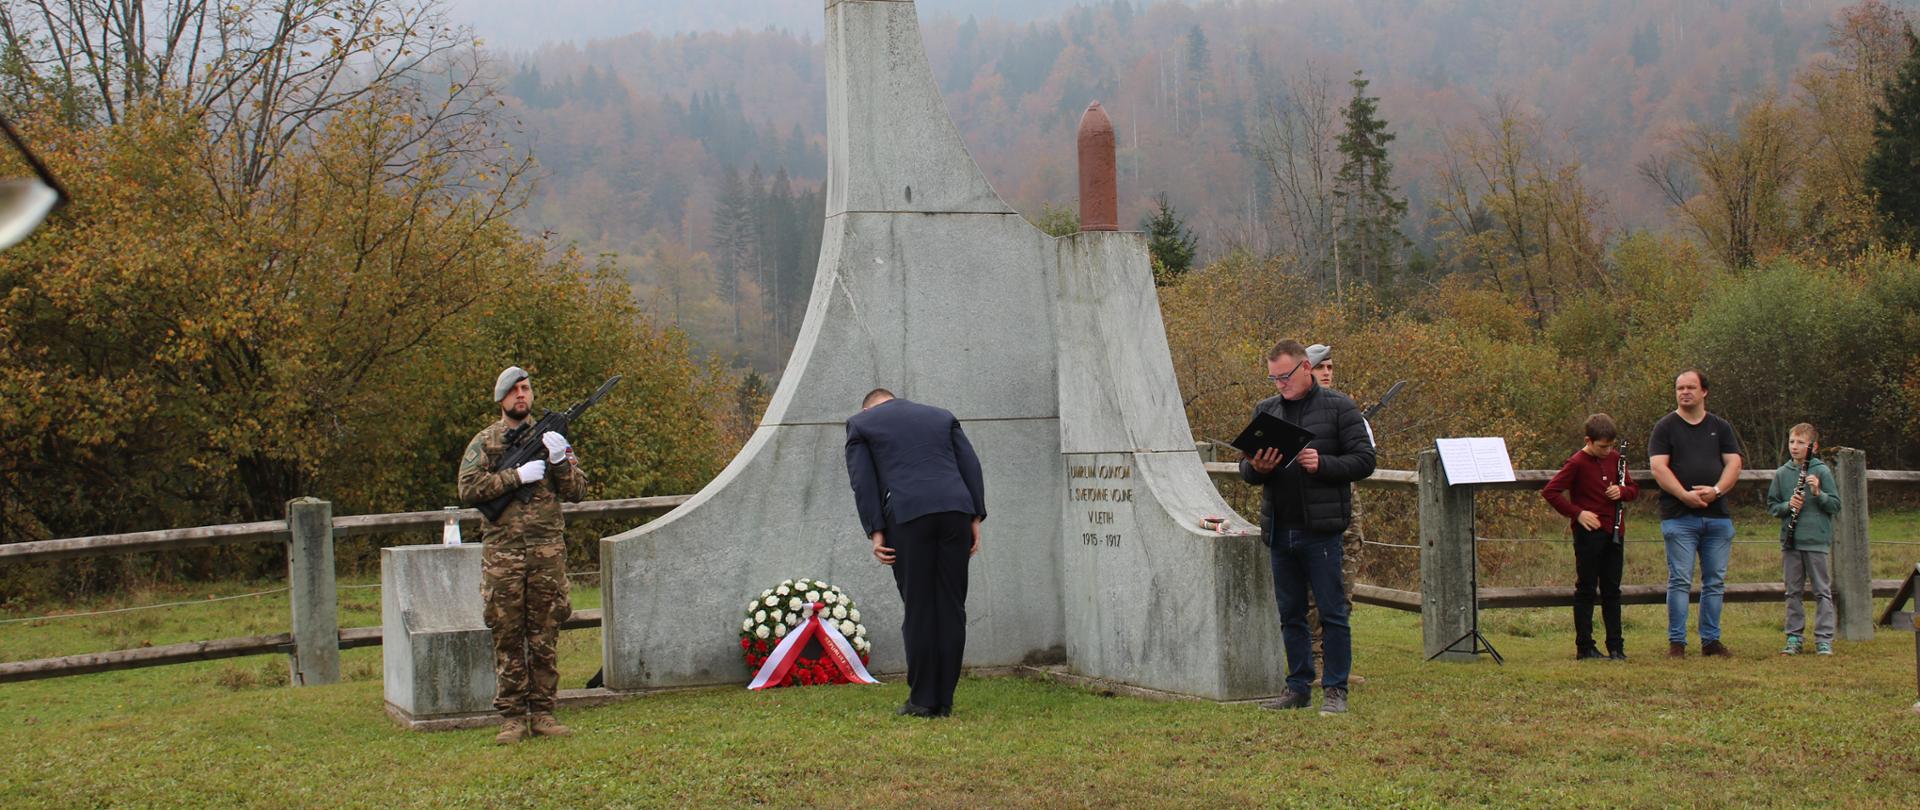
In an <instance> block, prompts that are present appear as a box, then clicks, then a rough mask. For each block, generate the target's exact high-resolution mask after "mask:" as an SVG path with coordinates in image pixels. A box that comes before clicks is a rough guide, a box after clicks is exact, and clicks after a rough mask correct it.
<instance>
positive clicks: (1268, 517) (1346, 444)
mask: <svg viewBox="0 0 1920 810" xmlns="http://www.w3.org/2000/svg"><path fill="white" fill-rule="evenodd" d="M1281 402H1282V400H1281V398H1280V397H1278V396H1274V397H1269V398H1267V399H1263V400H1261V401H1260V404H1259V405H1256V406H1254V414H1255V415H1259V414H1261V413H1270V414H1273V415H1274V416H1277V417H1280V418H1282V419H1284V418H1286V413H1285V412H1284V411H1283V410H1282V408H1281ZM1301 402H1302V409H1301V411H1300V413H1299V418H1298V420H1297V421H1298V422H1299V424H1300V426H1301V427H1304V428H1306V429H1307V430H1309V431H1312V432H1313V441H1310V442H1308V443H1307V446H1308V447H1311V448H1313V449H1315V450H1318V451H1319V452H1320V469H1319V471H1318V472H1315V473H1313V474H1311V475H1309V474H1308V473H1307V472H1306V471H1305V470H1302V469H1300V467H1299V466H1298V465H1295V464H1286V465H1285V466H1282V467H1280V468H1279V469H1276V470H1274V471H1273V472H1272V473H1269V474H1267V475H1261V474H1260V472H1259V471H1258V470H1255V469H1254V468H1253V463H1252V462H1251V461H1248V460H1246V459H1241V461H1240V477H1241V478H1242V479H1244V480H1245V481H1246V482H1247V483H1249V484H1261V485H1263V487H1264V489H1265V496H1266V497H1264V498H1261V499H1260V530H1261V535H1262V538H1263V539H1265V540H1266V542H1267V543H1268V544H1269V545H1271V544H1272V543H1273V529H1274V515H1275V513H1276V512H1277V511H1278V510H1277V509H1275V507H1274V504H1276V503H1278V502H1279V499H1280V498H1300V499H1302V502H1301V507H1302V508H1301V512H1302V513H1303V514H1305V515H1306V517H1307V526H1306V528H1307V530H1308V531H1312V532H1323V533H1326V532H1341V531H1346V528H1347V523H1348V521H1350V520H1351V519H1352V517H1353V486H1352V484H1353V482H1355V481H1358V480H1360V479H1362V478H1366V477H1367V476H1369V475H1372V474H1373V465H1374V457H1373V439H1372V438H1371V437H1370V436H1369V435H1368V433H1367V422H1366V420H1365V419H1364V418H1362V417H1361V416H1360V409H1359V408H1358V407H1356V406H1355V405H1354V404H1353V400H1351V399H1348V398H1347V395H1346V394H1342V393H1340V392H1339V391H1335V390H1333V389H1331V388H1323V387H1321V386H1319V385H1315V386H1314V387H1312V388H1310V389H1308V390H1307V395H1306V397H1305V398H1303V399H1302V400H1301ZM1285 461H1291V459H1286V460H1283V463H1284V462H1285Z"/></svg>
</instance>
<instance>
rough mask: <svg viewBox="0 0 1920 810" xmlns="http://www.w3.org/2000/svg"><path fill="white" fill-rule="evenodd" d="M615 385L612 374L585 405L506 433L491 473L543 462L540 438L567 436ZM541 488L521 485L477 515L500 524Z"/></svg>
mask: <svg viewBox="0 0 1920 810" xmlns="http://www.w3.org/2000/svg"><path fill="white" fill-rule="evenodd" d="M618 382H620V375H618V374H615V375H613V378H612V379H610V380H607V381H606V382H604V383H601V384H600V388H599V390H597V391H594V392H593V396H590V397H587V398H586V400H585V401H583V402H580V403H579V404H576V405H574V406H573V407H571V408H568V409H566V410H564V411H547V412H546V414H545V415H543V416H541V417H540V421H538V422H522V423H520V426H519V427H517V428H514V429H513V430H510V431H507V452H505V453H502V454H500V461H499V462H497V463H496V464H494V467H493V469H494V471H495V472H499V471H500V470H517V469H520V466H521V465H523V464H526V463H527V462H529V461H533V460H535V459H541V458H544V457H545V456H546V453H547V446H546V444H545V443H544V442H542V441H541V440H540V437H541V436H545V435H546V434H548V433H558V434H560V435H561V436H562V437H564V436H566V435H567V431H568V430H569V429H571V428H572V427H573V422H574V420H576V419H579V418H580V415H581V414H584V413H586V412H587V409H588V408H591V407H593V403H595V402H599V401H600V398H601V397H604V396H606V395H607V392H608V391H611V390H613V386H614V384H615V383H618ZM540 484H541V482H540V481H535V482H533V483H531V484H522V485H520V486H519V487H516V488H515V489H514V490H513V491H511V492H508V493H506V494H504V495H501V496H500V497H498V498H494V499H493V500H491V501H487V502H485V503H482V504H480V514H482V515H485V516H486V517H487V520H489V521H495V520H499V519H500V514H501V513H502V512H505V511H507V506H508V505H509V504H512V503H513V502H514V501H516V500H518V501H519V502H521V503H526V502H527V501H529V500H531V499H532V498H533V488H534V487H536V486H539V485H540Z"/></svg>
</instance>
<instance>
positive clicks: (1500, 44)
mask: <svg viewBox="0 0 1920 810" xmlns="http://www.w3.org/2000/svg"><path fill="white" fill-rule="evenodd" d="M921 5H922V16H923V20H922V22H923V28H924V34H925V40H926V42H927V47H928V51H929V57H930V60H931V61H932V63H933V67H934V71H935V75H936V76H937V77H939V79H940V81H941V83H942V89H943V90H944V91H945V93H946V95H947V100H948V105H949V108H950V110H951V112H952V115H953V117H954V119H955V122H956V123H957V124H958V125H959V127H960V130H961V132H962V133H963V135H964V136H965V137H966V139H967V143H968V146H969V147H970V148H971V149H972V151H973V154H974V155H975V157H976V158H977V159H978V160H979V162H980V163H981V165H982V166H983V167H984V168H985V170H986V172H987V174H988V177H989V179H991V180H992V181H993V183H994V186H995V188H996V189H997V190H998V191H999V192H1000V193H1001V194H1002V195H1003V196H1005V197H1007V198H1008V200H1009V201H1010V202H1012V203H1013V204H1014V205H1015V206H1016V207H1018V208H1019V209H1020V210H1022V211H1025V212H1027V213H1028V214H1029V216H1037V215H1038V214H1039V213H1040V212H1041V211H1042V208H1043V206H1044V205H1046V204H1048V203H1054V204H1061V205H1065V204H1069V203H1071V201H1072V197H1073V194H1074V191H1073V189H1074V174H1073V172H1074V167H1073V164H1072V143H1073V127H1074V126H1075V124H1076V122H1077V121H1078V118H1079V114H1080V111H1081V110H1082V108H1084V107H1085V105H1086V104H1087V102H1088V101H1091V100H1094V99H1099V100H1100V101H1101V102H1102V104H1103V105H1104V106H1105V107H1106V108H1107V109H1108V111H1109V112H1110V113H1111V114H1112V116H1113V118H1114V120H1115V122H1116V125H1117V127H1118V129H1119V134H1120V141H1121V169H1122V177H1121V188H1122V193H1123V195H1124V196H1123V200H1122V220H1123V221H1125V222H1138V221H1140V220H1141V219H1142V218H1143V217H1144V216H1145V215H1147V214H1148V213H1150V212H1151V209H1152V205H1151V201H1152V200H1153V198H1154V197H1155V195H1158V194H1162V193H1164V194H1166V195H1167V197H1168V199H1169V200H1170V202H1171V203H1172V204H1173V205H1174V207H1175V208H1177V209H1178V210H1179V211H1180V212H1182V214H1183V215H1184V216H1185V217H1186V218H1187V224H1188V225H1189V226H1191V227H1192V228H1193V230H1194V232H1195V234H1196V235H1197V236H1198V237H1199V239H1200V258H1201V260H1202V261H1203V262H1204V261H1206V260H1209V259H1211V258H1216V257H1219V256H1222V255H1225V254H1226V253H1228V252H1230V251H1233V250H1235V249H1245V250H1248V251H1250V252H1251V253H1253V254H1254V255H1259V256H1264V255H1269V254H1274V253H1281V252H1288V251H1293V252H1296V253H1299V252H1302V251H1300V250H1299V247H1300V246H1299V245H1297V244H1295V242H1296V240H1295V239H1293V238H1291V237H1290V236H1289V235H1288V234H1287V231H1288V225H1287V223H1286V222H1285V221H1284V220H1285V218H1286V215H1287V213H1288V212H1287V211H1286V210H1285V208H1284V203H1285V199H1284V198H1285V196H1286V188H1285V186H1286V185H1287V183H1288V179H1287V178H1284V177H1280V176H1278V174H1279V172H1278V171H1277V167H1276V166H1275V165H1274V161H1273V160H1272V156H1273V155H1274V153H1275V152H1276V151H1277V149H1278V147H1279V146H1280V145H1281V142H1280V141H1281V138H1282V136H1283V135H1284V133H1285V131H1286V128H1287V127H1289V126H1297V125H1298V124H1299V123H1300V122H1301V121H1302V120H1303V119H1310V118H1311V117H1312V116H1313V115H1316V114H1320V115H1329V114H1334V113H1337V111H1338V109H1339V108H1341V107H1343V106H1344V105H1345V104H1346V103H1347V102H1348V100H1349V99H1350V97H1351V96H1352V91H1351V90H1350V89H1349V86H1348V80H1349V79H1350V78H1352V77H1353V75H1354V72H1355V71H1362V72H1364V78H1366V79H1367V80H1368V81H1369V85H1368V87H1367V91H1366V92H1367V93H1368V94H1369V95H1371V96H1374V97H1377V99H1378V104H1377V114H1378V116H1379V118H1380V119H1381V120H1382V121H1383V122H1384V124H1385V128H1386V130H1387V131H1389V132H1391V133H1392V134H1393V135H1394V136H1395V138H1394V140H1393V141H1392V142H1391V145H1390V147H1389V154H1388V157H1389V159H1390V160H1391V162H1392V164H1393V167H1394V174H1393V180H1394V182H1395V184H1396V185H1397V186H1398V189H1399V192H1400V194H1401V195H1402V196H1403V197H1404V199H1405V200H1406V202H1407V203H1408V210H1407V214H1406V215H1405V217H1404V218H1403V219H1402V221H1401V225H1400V230H1401V231H1402V232H1404V234H1405V235H1406V237H1407V238H1408V239H1409V240H1411V246H1412V248H1413V254H1412V255H1413V256H1415V257H1416V258H1415V262H1416V264H1419V263H1421V262H1427V261H1431V260H1433V259H1435V257H1437V256H1438V255H1439V254H1442V253H1444V252H1445V250H1446V245H1445V244H1444V242H1445V235H1444V234H1445V231H1446V230H1447V223H1448V213H1447V212H1446V211H1445V210H1443V209H1444V204H1443V203H1442V200H1443V199H1444V198H1445V197H1446V196H1447V195H1448V194H1449V193H1451V192H1450V191H1449V190H1448V189H1446V188H1444V187H1443V186H1444V185H1445V182H1446V178H1447V172H1448V167H1449V166H1450V165H1451V166H1453V167H1454V168H1455V169H1461V168H1462V167H1463V164H1462V163H1461V160H1462V159H1463V156H1464V155H1465V154H1466V153H1467V152H1468V151H1469V150H1468V149H1467V141H1468V140H1470V139H1469V138H1468V137H1467V135H1469V134H1472V133H1482V134H1484V132H1485V131H1486V128H1487V126H1488V125H1493V126H1494V127H1496V128H1497V127H1498V125H1499V122H1500V121H1501V119H1502V118H1506V119H1508V123H1509V124H1517V125H1522V126H1525V127H1527V128H1529V129H1531V130H1532V131H1533V133H1534V134H1533V136H1532V138H1531V139H1530V142H1529V148H1530V149H1531V150H1532V152H1533V153H1534V155H1533V158H1534V160H1535V161H1536V163H1538V164H1540V165H1542V166H1545V165H1549V164H1550V165H1551V166H1552V171H1554V172H1556V173H1566V174H1569V175H1570V176H1572V177H1575V178H1577V179H1579V180H1580V181H1581V183H1582V184H1583V189H1584V191H1585V192H1586V195H1587V196H1586V198H1585V199H1584V200H1583V201H1582V202H1581V203H1580V205H1581V206H1582V207H1583V208H1584V209H1586V210H1587V212H1588V213H1589V214H1590V215H1591V216H1590V218H1591V221H1592V222H1591V227H1592V228H1594V229H1595V231H1596V233H1597V234H1599V235H1600V236H1601V237H1603V238H1605V237H1606V236H1607V235H1608V234H1617V233H1619V232H1621V231H1622V230H1624V229H1628V228H1634V227H1650V226H1658V225H1662V224H1664V223H1666V222H1667V221H1668V218H1669V214H1670V209H1671V204H1670V202H1669V200H1668V199H1667V198H1666V197H1665V196H1663V195H1662V194H1661V191H1660V189H1659V188H1658V187H1657V186H1656V185H1655V184H1653V183H1650V182H1649V181H1648V180H1647V179H1646V178H1645V177H1643V176H1642V172H1641V171H1640V170H1639V168H1638V166H1639V164H1640V163H1642V162H1644V161H1646V160H1647V159H1648V158H1649V157H1651V156H1655V155H1657V154H1661V153H1662V152H1663V151H1664V150H1665V149H1666V147H1667V146H1669V145H1670V144H1672V143H1673V139H1674V138H1675V137H1676V136H1677V135H1678V134H1679V133H1681V132H1682V131H1683V130H1684V128H1685V127H1687V126H1690V125H1701V126H1707V127H1721V126H1725V125H1727V124H1728V123H1729V122H1731V121H1733V120H1735V119H1736V117H1737V116H1738V115H1739V114H1740V111H1741V110H1742V109H1743V106H1742V105H1743V104H1748V103H1752V102H1754V101H1755V100H1757V99H1763V98H1766V97H1768V96H1769V95H1770V94H1771V95H1776V96H1781V97H1792V96H1794V95H1795V94H1797V93H1800V92H1801V90H1800V88H1799V87H1798V85H1796V84H1795V83H1794V81H1793V77H1794V76H1795V74H1796V71H1798V70H1800V69H1802V68H1804V67H1807V66H1809V65H1811V64H1814V63H1816V62H1818V61H1819V60H1821V59H1823V58H1825V56H1826V55H1827V54H1829V53H1831V52H1832V51H1833V50H1834V48H1833V46H1832V45H1830V44H1829V39H1830V37H1831V33H1832V30H1833V27H1834V25H1835V24H1836V20H1837V16H1836V15H1837V12H1838V11H1839V9H1840V8H1841V7H1842V6H1843V3H1842V2H1840V0H1813V1H1812V2H1793V3H1785V2H1756V3H1747V2H1700V3H1683V4H1675V3H1666V2H1652V1H1650V0H1620V1H1618V2H1602V1H1601V0H1578V1H1576V2H1557V3H1531V2H1522V1H1521V0H1461V1H1460V2H1445V3H1433V2H1414V1H1413V0H1371V1H1370V2H1348V0H1299V1H1298V2H1284V3H1191V4H1188V3H1178V2H1172V3H1155V4H1151V5H1148V4H1142V3H1128V2H1125V0H1114V1H1112V2H1088V3H1087V4H1086V5H1084V6H1081V7H1077V8H1075V9H1073V10H1070V11H1068V12H1066V13H1064V14H1063V15H1062V16H1060V17H1058V18H1055V19H1051V20H1046V21H1040V22H1033V23H1028V24H1011V23H1006V22H1001V21H998V20H996V19H992V18H987V17H972V18H966V19H957V18H952V17H946V16H944V15H939V14H936V13H934V12H937V11H938V10H939V9H940V8H941V6H940V4H938V3H931V2H930V3H923V4H921ZM1896 5H1898V4H1896ZM821 59H822V52H821V48H820V44H819V41H818V40H817V39H815V38H813V37H811V36H809V35H794V34H788V33H783V32H780V31H768V30H757V31H754V30H742V31H733V32H727V33H699V34H684V35H678V36H661V35H655V34H649V33H640V34H632V35H627V36H620V37H612V38H607V39H600V40H595V41H593V42H590V43H588V44H586V45H564V46H554V47H548V48H543V49H539V50H536V51H534V52H531V53H518V54H514V55H512V56H511V58H509V59H508V60H507V64H505V65H503V66H502V69H503V71H504V72H505V73H506V75H507V76H508V77H509V80H508V89H509V92H510V94H512V95H515V96H517V97H518V99H519V107H518V109H517V112H518V113H519V115H520V117H521V120H522V122H523V135H522V137H523V138H524V139H525V141H526V142H527V143H528V144H530V145H531V147H532V149H533V150H534V153H535V155H536V156H537V157H538V159H539V161H540V163H541V165H542V166H543V167H544V170H545V172H546V179H545V181H544V183H543V184H542V185H541V187H540V192H539V195H538V197H537V198H536V200H535V204H534V205H532V206H530V207H529V208H528V209H527V211H525V212H524V213H523V214H522V216H521V219H520V221H521V223H522V225H523V227H524V228H526V229H528V230H531V231H534V232H548V231H550V232H551V234H552V235H553V236H554V237H555V238H558V239H562V240H576V241H578V242H579V243H580V244H581V245H582V247H583V248H585V249H586V250H587V251H589V252H609V253H617V254H619V256H620V259H619V263H620V265H621V266H622V267H623V268H624V269H625V270H626V271H627V272H628V274H629V277H630V278H631V279H632V281H633V282H634V284H635V286H636V290H637V291H638V293H639V295H640V296H641V298H642V300H644V301H647V302H648V303H649V305H650V306H651V307H652V308H653V309H654V310H655V311H656V312H659V313H660V314H661V315H662V316H663V317H665V318H667V319H669V320H672V321H674V322H677V323H679V324H681V325H683V326H684V327H685V328H687V329H688V330H689V331H690V332H691V333H692V334H693V335H694V337H695V338H696V340H697V341H698V342H699V343H700V345H701V346H703V347H704V348H705V349H706V350H708V351H710V352H714V353H717V354H721V355H731V356H737V357H738V358H739V359H740V362H743V363H745V364H747V365H751V366H752V367H754V368H757V369H760V370H762V371H767V372H777V370H778V368H779V365H780V363H782V362H783V361H784V359H785V352H786V346H787V345H788V343H787V341H788V340H790V338H791V335H792V333H793V331H794V330H795V329H797V326H798V324H797V322H795V320H794V314H793V313H794V308H795V307H797V306H800V305H802V304H803V303H804V299H805V295H806V281H807V280H808V279H809V278H810V277H811V273H812V270H813V267H812V247H811V245H812V241H813V240H815V239H817V234H816V233H814V232H815V231H816V230H817V228H816V227H815V225H814V223H815V221H816V220H817V213H816V211H817V208H818V200H817V198H816V197H812V196H810V195H811V193H812V191H813V190H814V189H816V188H817V185H818V184H819V183H820V181H821V179H822V177H823V174H824V166H825V163H824V158H823V157H822V155H823V147H824V141H823V137H822V134H821V133H822V129H823V126H824V104H825V89H824V85H823V81H824V76H823V67H822V63H821ZM1503 105H1504V106H1503ZM756 166H757V167H758V169H759V172H758V178H759V182H758V183H755V182H753V175H754V169H755V167H756ZM729 170H731V171H732V172H733V173H735V174H737V175H738V176H739V177H740V178H741V179H742V182H743V184H744V188H742V189H740V190H739V191H738V192H737V193H736V197H739V196H740V195H744V197H745V198H750V199H738V198H737V199H731V200H728V199H723V198H726V197H727V196H728V193H729V192H728V190H729V189H730V188H735V187H733V186H730V185H729V183H728V180H727V174H728V171H729ZM783 170H784V174H785V182H784V184H783V187H782V188H780V189H778V190H776V189H775V188H774V186H775V184H776V182H778V181H779V180H780V179H781V175H782V173H783ZM1327 171H1329V172H1330V171H1331V168H1330V167H1328V168H1327ZM1459 174H1461V172H1455V176H1454V177H1453V178H1452V179H1458V175H1459ZM770 195H771V196H770ZM1469 213H1470V212H1469ZM788 218H791V219H794V220H796V221H797V222H799V223H801V224H800V226H799V227H797V228H796V227H794V226H793V225H791V224H788V223H787V222H786V220H787V219H788ZM746 245H759V246H760V247H759V248H758V249H756V250H746V249H744V246H746ZM1304 252H1306V253H1310V254H1312V257H1313V258H1314V259H1315V260H1316V261H1318V260H1321V259H1324V258H1325V257H1324V256H1321V255H1320V253H1322V252H1324V251H1314V250H1309V251H1304Z"/></svg>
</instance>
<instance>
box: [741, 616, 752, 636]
mask: <svg viewBox="0 0 1920 810" xmlns="http://www.w3.org/2000/svg"><path fill="white" fill-rule="evenodd" d="M752 631H753V620H752V619H742V620H741V621H740V632H742V633H748V632H752Z"/></svg>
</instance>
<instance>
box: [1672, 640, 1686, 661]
mask: <svg viewBox="0 0 1920 810" xmlns="http://www.w3.org/2000/svg"><path fill="white" fill-rule="evenodd" d="M1667 657H1668V658H1685V657H1687V645H1686V644H1684V643H1682V642H1678V641H1670V642H1667Z"/></svg>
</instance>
